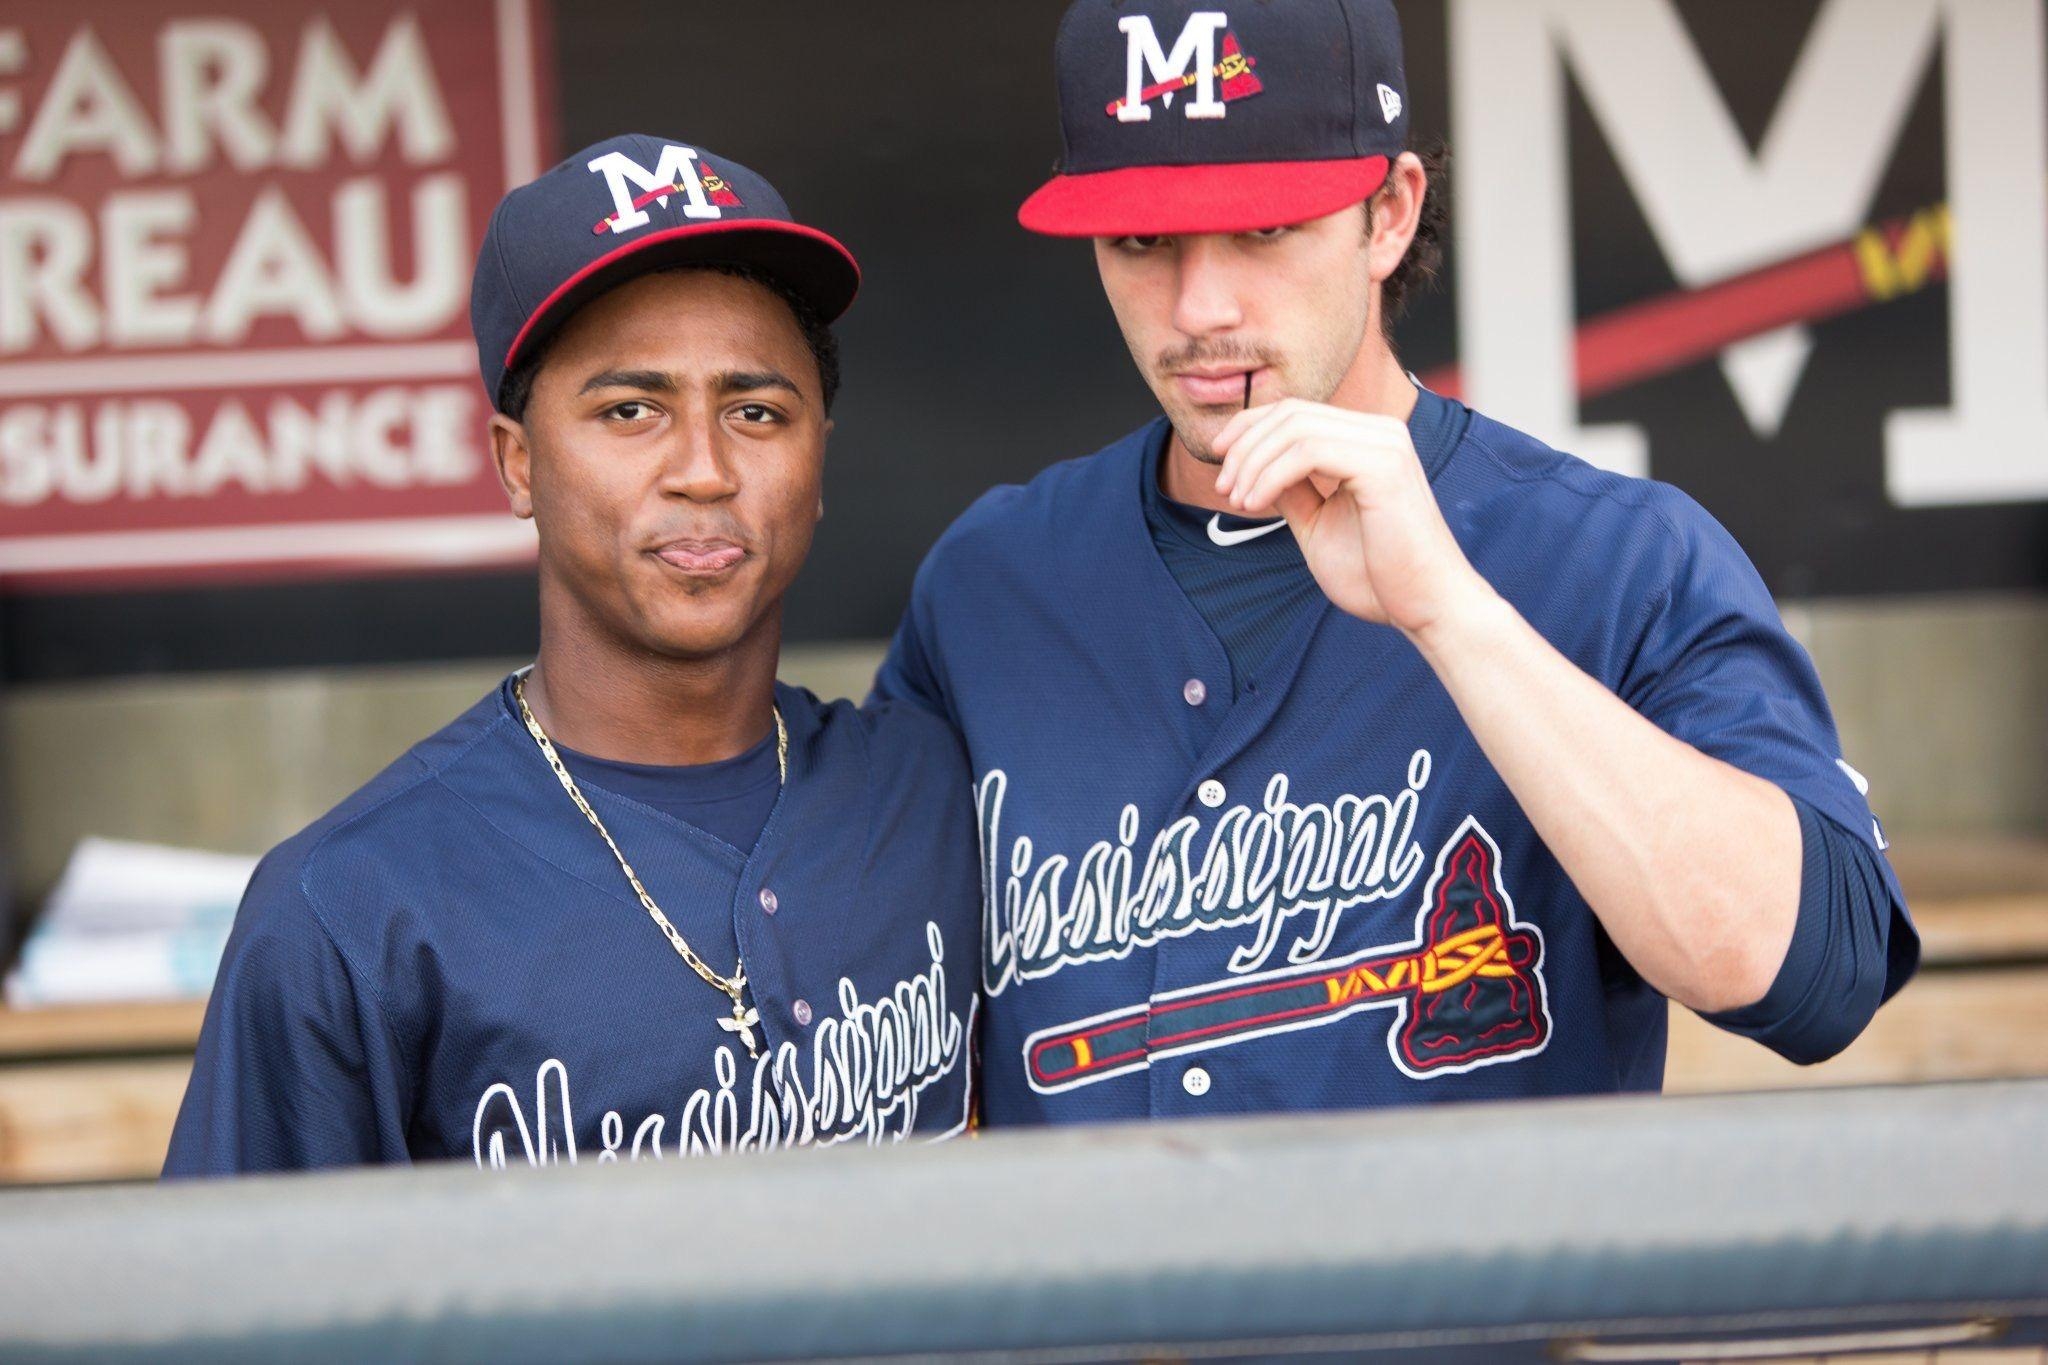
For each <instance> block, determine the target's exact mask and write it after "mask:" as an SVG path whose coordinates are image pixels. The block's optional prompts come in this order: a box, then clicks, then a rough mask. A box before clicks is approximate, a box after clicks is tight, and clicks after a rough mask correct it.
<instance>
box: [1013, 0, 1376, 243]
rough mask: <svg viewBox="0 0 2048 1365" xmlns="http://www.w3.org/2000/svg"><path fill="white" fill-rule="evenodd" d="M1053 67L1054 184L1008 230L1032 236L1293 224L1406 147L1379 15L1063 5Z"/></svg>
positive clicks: (1293, 2)
mask: <svg viewBox="0 0 2048 1365" xmlns="http://www.w3.org/2000/svg"><path fill="white" fill-rule="evenodd" d="M1053 64H1054V67H1055V70H1056V73H1057V77H1058V84H1059V94H1060V129H1061V133H1062V135H1063V138H1062V140H1063V144H1064V145H1063V148H1062V155H1061V157H1060V163H1059V171H1060V173H1059V174H1058V175H1057V176H1056V177H1055V178H1054V179H1053V180H1052V181H1051V182H1050V183H1048V184H1046V185H1044V186H1043V187H1041V188H1040V189H1039V191H1038V192H1037V193H1036V194H1034V195H1032V196H1031V198H1030V199H1029V200H1027V201H1026V202H1025V204H1024V207H1023V208H1022V209H1021V210H1020V211H1019V212H1018V215H1017V216H1018V219H1019V221H1021V222H1022V223H1023V224H1024V226H1025V227H1027V228H1031V229H1033V230H1034V231H1038V232H1047V233H1052V234H1055V235H1060V236H1071V237H1091V236H1122V235H1124V234H1127V233H1128V234H1145V235H1152V234H1171V233H1184V232H1240V231H1246V230H1249V229H1255V228H1263V227H1275V226H1280V225H1284V224H1287V223H1299V222H1304V221H1306V220H1308V219H1310V218H1318V217H1322V216H1323V215H1325V214H1329V213H1334V212H1336V211H1337V210H1338V209H1340V208H1342V207H1344V205H1345V204H1347V203H1358V202H1362V201H1363V200H1365V199H1366V198H1368V197H1369V196H1371V194H1372V193H1373V192H1374V191H1375V190H1377V189H1378V188H1379V187H1380V185H1381V184H1383V183H1384V182H1385V180H1386V174H1387V167H1388V165H1389V164H1390V163H1391V161H1392V159H1393V158H1394V157H1396V156H1398V155H1400V153H1401V152H1402V151H1403V150H1405V148H1406V147H1407V141H1408V120H1407V116H1406V111H1405V109H1404V107H1403V99H1402V96H1401V94H1400V93H1399V92H1400V91H1402V90H1404V89H1405V88H1406V86H1407V81H1406V77H1405V75H1404V74H1403V71H1402V61H1401V27H1400V22H1399V20H1398V19H1397V18H1396V17H1395V14H1394V8H1393V3H1392V0H1223V3H1220V4H1219V3H1217V0H1208V3H1206V4H1205V3H1201V2H1200V0H1076V3H1074V4H1073V5H1072V6H1071V7H1070V8H1069V9H1068V10H1067V13H1066V17H1065V18H1064V19H1063V20H1062V21H1061V23H1060V32H1059V37H1058V39H1057V41H1056V43H1055V45H1054V51H1053ZM1254 96H1256V97H1257V98H1253V97H1254ZM1105 115H1107V117H1105Z"/></svg>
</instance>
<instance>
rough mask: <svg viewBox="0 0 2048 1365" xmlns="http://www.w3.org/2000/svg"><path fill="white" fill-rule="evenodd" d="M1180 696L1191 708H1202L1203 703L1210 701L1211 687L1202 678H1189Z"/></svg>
mask: <svg viewBox="0 0 2048 1365" xmlns="http://www.w3.org/2000/svg"><path fill="white" fill-rule="evenodd" d="M1180 694H1181V696H1182V697H1184V698H1186V699H1187V704H1188V705H1189V706H1200V705H1201V704H1202V703H1203V702H1205V701H1207V700H1209V687H1208V684H1206V683H1204V682H1203V681H1202V680H1201V679H1200V678H1189V679H1188V680H1187V682H1186V683H1185V684H1183V685H1182V687H1181V689H1180Z"/></svg>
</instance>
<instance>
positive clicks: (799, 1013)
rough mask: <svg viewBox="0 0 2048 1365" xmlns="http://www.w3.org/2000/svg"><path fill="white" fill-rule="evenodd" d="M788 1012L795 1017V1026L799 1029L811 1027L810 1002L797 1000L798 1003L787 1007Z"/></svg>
mask: <svg viewBox="0 0 2048 1365" xmlns="http://www.w3.org/2000/svg"><path fill="white" fill-rule="evenodd" d="M789 1012H790V1013H791V1014H793V1015H795V1016H796V1022H797V1024H798V1025H799V1026H800V1027H803V1028H809V1027H810V1026H811V1002H810V1001H808V1000H799V1001H797V1002H796V1003H795V1004H794V1005H791V1006H790V1007H789Z"/></svg>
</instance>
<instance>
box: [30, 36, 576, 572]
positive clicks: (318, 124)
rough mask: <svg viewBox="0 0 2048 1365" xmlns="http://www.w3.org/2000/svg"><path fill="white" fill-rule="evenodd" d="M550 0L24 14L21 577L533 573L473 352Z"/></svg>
mask: <svg viewBox="0 0 2048 1365" xmlns="http://www.w3.org/2000/svg"><path fill="white" fill-rule="evenodd" d="M537 3H539V0H441V2H440V3H435V4H432V5H425V6H406V5H403V4H401V3H398V0H348V3H346V4H342V3H336V2H335V0H221V3H216V4H211V5H209V6H207V8H206V9H205V10H204V11H203V12H198V11H195V12H192V13H180V12H178V10H177V9H176V8H174V7H168V6H164V5H161V4H159V3H152V2H151V0H86V2H85V3H79V4H67V5H39V6H33V7H29V6H23V7H19V8H18V9H17V10H16V13H17V14H19V15H20V16H21V17H20V18H18V19H5V20H0V583H5V584H7V585H8V586H10V587H35V586H44V587H55V586H67V585H100V584H105V583H110V582H126V583H150V584H162V583H171V582H190V581H193V580H195V579H208V578H216V579H217V578H225V577H240V578H275V577H280V576H292V575H307V574H346V573H356V572H364V571H376V570H384V569H418V568H425V567H440V566H464V565H482V564H493V563H508V562H519V561H523V560H527V559H530V558H531V556H532V554H533V543H534V542H533V535H532V530H531V527H530V526H528V525H527V524H526V523H524V522H521V521H518V520H517V519H515V518H513V517H512V516H511V515H510V514H509V513H508V512H507V511H506V508H505V500H504V495H503V493H502V492H501V491H500V489H499V487H498V484H497V480H496V477H495V475H494V473H493V471H492V468H491V461H490V452H489V448H488V445H487V443H486V439H485V430H486V426H485V424H486V419H487V418H488V416H489V409H488V406H487V403H486V401H485V398H484V394H483V389H482V385H481V383H480V381H479V379H478V377H477V365H476V348H475V345H474V344H473V342H472V341H471V340H470V334H469V318H468V306H469V281H470V272H471V267H472V265H473V262H474V260H475V253H476V245H477V243H478V242H479V241H481V240H482V237H483V231H484V225H485V223H486V221H487V219H488V217H489V215H490V212H491V209H492V208H493V206H494V205H495V204H496V203H497V200H498V197H499V196H500V195H501V194H502V193H503V192H504V191H505V190H506V189H507V188H508V187H509V186H511V185H514V184H519V183H522V182H524V181H526V180H530V179H532V178H533V177H534V176H535V175H536V174H538V173H539V172H540V170H541V169H542V162H541V153H542V143H543V140H544V134H543V129H544V127H545V125H546V118H545V111H544V110H543V108H542V103H543V101H542V82H541V80H540V66H541V61H542V49H541V38H540V33H539V24H540V21H541V19H542V18H543V15H542V14H541V13H538V12H537V11H536V5H537Z"/></svg>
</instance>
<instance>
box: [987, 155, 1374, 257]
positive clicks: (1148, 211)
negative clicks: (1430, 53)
mask: <svg viewBox="0 0 2048 1365" xmlns="http://www.w3.org/2000/svg"><path fill="white" fill-rule="evenodd" d="M1389 164H1390V163H1389V161H1388V159H1387V158H1386V157H1383V156H1368V157H1363V158H1360V159H1358V160H1354V161H1241V162H1224V163H1208V164H1203V165H1195V166H1127V167H1124V168H1123V169H1121V170H1114V171H1094V172H1090V173H1088V174H1085V175H1060V176H1055V177H1053V178H1052V179H1051V180H1049V181H1047V182H1046V183H1045V184H1043V185H1041V186H1039V188H1038V191H1037V193H1035V194H1033V195H1032V196H1031V197H1030V198H1029V199H1026V200H1025V201H1024V206H1023V207H1022V208H1020V209H1018V210H1017V221H1018V222H1019V223H1021V224H1023V225H1024V226H1025V227H1026V228H1029V229H1030V230H1031V231H1033V232H1042V233H1044V234H1046V235H1047V236H1050V237H1124V236H1146V237H1151V236H1161V237H1164V236H1173V235H1177V234H1181V233H1201V232H1253V231H1256V230H1258V229H1260V228H1269V227H1287V226H1290V225H1292V224H1294V223H1305V222H1308V221H1309V220H1310V219H1312V218H1321V217H1324V216H1326V215H1328V214H1332V213H1335V212H1337V211H1338V210H1339V209H1342V208H1346V207H1348V206H1350V205H1352V204H1362V203H1364V202H1365V201H1366V200H1367V199H1370V198H1371V197H1372V196H1373V194H1374V193H1375V192H1377V191H1378V189H1379V187H1380V186H1381V185H1384V184H1385V183H1386V181H1387V168H1388V166H1389Z"/></svg>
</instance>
